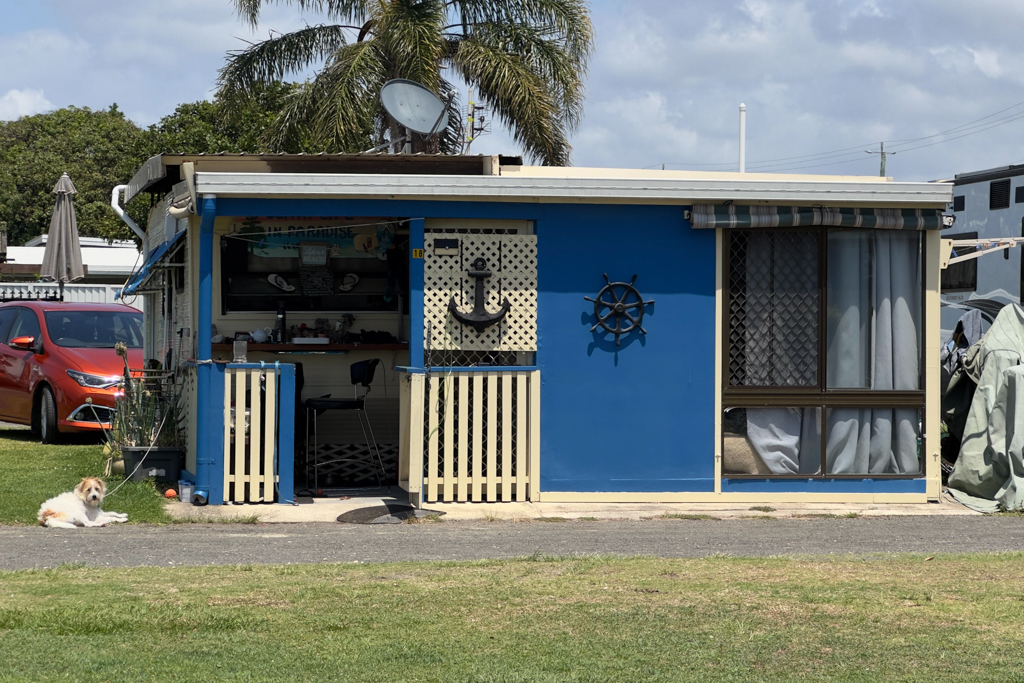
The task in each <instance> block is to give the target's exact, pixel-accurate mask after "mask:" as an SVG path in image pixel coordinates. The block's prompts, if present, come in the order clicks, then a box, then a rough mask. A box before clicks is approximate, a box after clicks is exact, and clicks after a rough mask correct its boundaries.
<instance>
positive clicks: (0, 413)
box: [0, 306, 22, 419]
mask: <svg viewBox="0 0 1024 683" xmlns="http://www.w3.org/2000/svg"><path fill="white" fill-rule="evenodd" d="M21 310H22V309H21V308H20V307H18V306H4V307H3V308H0V417H6V418H8V419H10V418H11V417H12V412H11V392H12V391H13V382H12V380H11V379H10V373H9V372H8V367H9V366H10V365H11V363H12V362H13V361H14V360H15V359H14V356H15V355H16V352H17V349H12V348H11V347H10V346H8V345H7V340H8V339H9V337H8V336H7V333H8V332H9V331H10V329H11V323H13V322H14V319H15V318H16V317H18V313H19V312H20V311H21ZM17 353H22V352H17Z"/></svg>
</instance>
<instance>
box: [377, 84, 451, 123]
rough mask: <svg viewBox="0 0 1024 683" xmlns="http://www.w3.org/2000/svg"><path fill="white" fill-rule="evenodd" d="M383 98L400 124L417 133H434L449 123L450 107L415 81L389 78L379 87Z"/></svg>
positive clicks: (389, 112)
mask: <svg viewBox="0 0 1024 683" xmlns="http://www.w3.org/2000/svg"><path fill="white" fill-rule="evenodd" d="M380 101H381V104H383V105H384V109H385V110H386V111H387V112H388V114H390V115H391V118H393V119H394V120H395V121H397V122H398V125H400V126H403V127H405V128H408V129H409V130H411V131H413V132H414V133H419V134H420V135H434V134H435V133H438V132H440V131H442V130H444V129H445V128H447V127H448V107H447V106H445V103H444V102H442V101H441V99H440V98H439V97H438V96H437V95H435V94H434V93H432V92H430V91H429V90H428V89H427V88H426V86H424V85H420V84H419V83H417V82H416V81H409V80H406V79H404V78H396V79H394V80H391V81H388V82H387V83H385V84H384V87H383V88H381V89H380Z"/></svg>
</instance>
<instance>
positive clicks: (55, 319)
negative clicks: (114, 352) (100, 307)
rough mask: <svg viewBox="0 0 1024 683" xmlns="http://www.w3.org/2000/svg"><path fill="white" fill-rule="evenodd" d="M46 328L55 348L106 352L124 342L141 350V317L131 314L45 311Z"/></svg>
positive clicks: (134, 313) (129, 312)
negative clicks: (64, 347)
mask: <svg viewBox="0 0 1024 683" xmlns="http://www.w3.org/2000/svg"><path fill="white" fill-rule="evenodd" d="M46 328H47V330H48V332H49V333H50V339H52V340H53V343H54V344H56V345H57V346H68V347H72V348H91V349H106V348H113V347H114V344H116V343H117V342H124V343H125V344H126V345H127V346H128V348H129V349H139V348H142V315H140V314H139V313H136V312H134V311H124V312H122V311H73V310H61V311H47V312H46Z"/></svg>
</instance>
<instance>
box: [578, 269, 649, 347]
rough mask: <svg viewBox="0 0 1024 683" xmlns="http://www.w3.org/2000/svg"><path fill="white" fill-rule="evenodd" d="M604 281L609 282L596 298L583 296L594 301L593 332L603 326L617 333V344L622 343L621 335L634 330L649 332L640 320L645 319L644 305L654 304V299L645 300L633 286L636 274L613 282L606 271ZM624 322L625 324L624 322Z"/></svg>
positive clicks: (606, 329)
mask: <svg viewBox="0 0 1024 683" xmlns="http://www.w3.org/2000/svg"><path fill="white" fill-rule="evenodd" d="M604 281H605V282H607V283H608V284H606V285H605V286H604V287H603V288H602V289H601V291H600V292H598V293H597V298H596V299H591V298H590V297H589V296H585V297H583V298H584V299H586V300H587V301H593V302H594V316H595V317H596V318H597V324H596V325H594V326H593V327H591V328H590V331H591V332H593V331H594V330H596V329H597V328H598V327H601V328H603V329H604V331H605V332H611V333H612V334H614V335H615V345H616V346H621V344H622V340H621V339H620V338H619V337H621V336H622V335H624V334H629V333H630V332H632V331H633V330H640V331H641V332H643V333H644V334H647V330H645V329H644V328H643V326H641V325H640V321H642V320H643V319H644V307H645V306H649V305H651V304H653V303H654V299H651V300H650V301H644V298H643V297H642V296H640V292H638V291H637V289H636V287H634V286H633V283H634V282H636V275H634V276H633V279H632V280H630V281H629V282H612V281H610V280H609V279H608V273H605V274H604ZM624 322H625V324H623V323H624ZM612 323H614V325H613V324H612Z"/></svg>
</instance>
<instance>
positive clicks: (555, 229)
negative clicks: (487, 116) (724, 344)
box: [536, 205, 715, 492]
mask: <svg viewBox="0 0 1024 683" xmlns="http://www.w3.org/2000/svg"><path fill="white" fill-rule="evenodd" d="M536 225H537V235H538V249H537V251H538V268H539V272H538V282H539V289H540V292H539V297H538V337H539V339H538V353H537V365H538V366H539V367H540V369H541V382H542V384H541V387H542V388H541V484H540V487H541V491H542V492H543V491H587V492H591V491H633V492H648V491H713V490H714V469H715V467H714V452H715V449H714V398H715V396H714V390H715V370H714V358H715V348H714V344H715V234H714V231H712V230H700V231H698V230H692V229H691V228H690V227H689V224H688V222H687V221H686V220H685V219H684V218H683V208H682V207H665V206H610V205H605V206H585V205H584V206H549V207H546V208H545V209H543V210H542V211H541V212H540V215H539V217H538V220H537V224H536ZM602 273H608V277H609V278H610V279H611V280H612V281H613V282H616V281H626V282H628V281H629V280H630V278H632V277H633V275H634V274H636V275H637V280H636V288H637V289H638V290H639V291H640V294H641V295H642V296H643V297H644V299H654V300H655V304H654V305H653V306H649V307H647V312H646V314H645V315H644V318H643V326H644V328H645V329H646V330H647V335H646V336H645V335H643V334H641V333H640V332H634V333H632V334H630V335H628V336H626V337H623V338H622V345H621V346H620V347H618V348H616V346H615V341H614V336H613V335H610V334H607V333H604V334H602V333H601V330H600V328H598V331H595V332H593V333H592V332H590V328H591V326H592V325H593V324H594V323H595V322H596V318H595V316H594V305H593V304H592V303H590V302H588V301H585V300H584V299H583V297H584V296H590V297H591V298H593V297H595V296H596V295H597V293H598V291H599V290H600V289H601V288H602V287H603V286H604V285H605V280H604V277H603V275H602Z"/></svg>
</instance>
